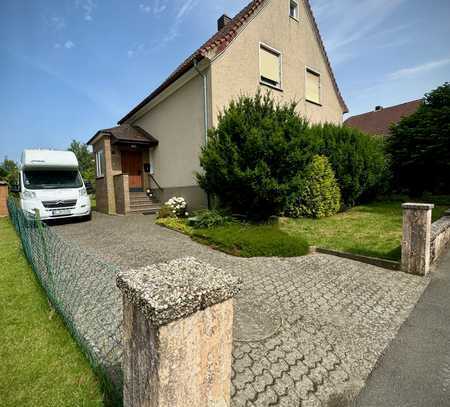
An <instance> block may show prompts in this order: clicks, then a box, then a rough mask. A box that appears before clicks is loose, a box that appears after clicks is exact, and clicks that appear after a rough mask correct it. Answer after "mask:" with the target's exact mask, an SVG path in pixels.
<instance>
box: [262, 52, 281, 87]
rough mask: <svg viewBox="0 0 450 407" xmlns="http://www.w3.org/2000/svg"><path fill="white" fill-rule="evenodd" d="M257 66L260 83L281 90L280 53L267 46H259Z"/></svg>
mask: <svg viewBox="0 0 450 407" xmlns="http://www.w3.org/2000/svg"><path fill="white" fill-rule="evenodd" d="M259 64H260V75H261V83H262V84H264V85H269V86H271V87H274V88H277V89H281V53H280V52H279V51H277V50H275V49H273V48H270V47H268V46H267V45H263V44H261V45H260V49H259Z"/></svg>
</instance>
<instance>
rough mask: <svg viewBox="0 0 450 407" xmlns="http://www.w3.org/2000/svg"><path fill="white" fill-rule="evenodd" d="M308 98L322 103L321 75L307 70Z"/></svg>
mask: <svg viewBox="0 0 450 407" xmlns="http://www.w3.org/2000/svg"><path fill="white" fill-rule="evenodd" d="M306 99H307V100H309V101H311V102H315V103H320V75H319V74H317V73H315V72H312V71H310V70H309V69H307V70H306Z"/></svg>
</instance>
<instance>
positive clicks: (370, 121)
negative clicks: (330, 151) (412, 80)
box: [344, 99, 422, 136]
mask: <svg viewBox="0 0 450 407" xmlns="http://www.w3.org/2000/svg"><path fill="white" fill-rule="evenodd" d="M421 103H422V99H418V100H413V101H411V102H406V103H402V104H400V105H396V106H391V107H386V108H381V109H380V110H375V111H372V112H367V113H363V114H360V115H357V116H352V117H349V118H348V119H347V120H346V121H345V122H344V125H345V126H348V127H353V128H356V129H359V130H361V131H363V132H364V133H368V134H374V135H380V136H382V135H388V134H389V133H390V127H391V125H392V124H394V123H398V122H399V121H400V120H401V118H402V117H406V116H410V115H412V114H413V113H415V112H416V111H417V109H418V108H419V106H420V105H421Z"/></svg>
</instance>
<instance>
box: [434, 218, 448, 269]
mask: <svg viewBox="0 0 450 407" xmlns="http://www.w3.org/2000/svg"><path fill="white" fill-rule="evenodd" d="M449 244H450V210H449V211H447V212H446V214H445V216H444V217H442V218H441V219H439V220H437V221H436V222H434V223H433V224H432V225H431V262H432V263H434V262H436V261H437V260H439V257H440V256H441V255H442V254H444V252H445V249H447V248H448V246H449Z"/></svg>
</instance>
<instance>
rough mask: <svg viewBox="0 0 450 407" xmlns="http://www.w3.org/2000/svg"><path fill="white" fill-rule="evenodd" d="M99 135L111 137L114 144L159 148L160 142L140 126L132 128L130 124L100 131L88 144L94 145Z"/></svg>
mask: <svg viewBox="0 0 450 407" xmlns="http://www.w3.org/2000/svg"><path fill="white" fill-rule="evenodd" d="M99 135H107V136H111V138H112V139H113V140H112V142H113V143H133V144H141V145H148V146H157V145H158V140H156V139H155V138H154V137H153V136H152V135H151V134H149V133H147V132H146V131H145V130H144V129H142V128H141V127H139V126H131V125H129V124H122V125H120V126H117V127H112V128H110V129H103V130H99V131H98V132H97V133H95V135H94V137H92V138H91V139H90V140H89V141H88V144H92V143H93V142H94V140H95V139H96V138H97V136H99Z"/></svg>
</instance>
